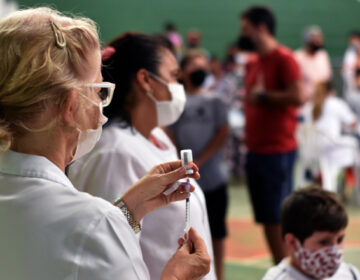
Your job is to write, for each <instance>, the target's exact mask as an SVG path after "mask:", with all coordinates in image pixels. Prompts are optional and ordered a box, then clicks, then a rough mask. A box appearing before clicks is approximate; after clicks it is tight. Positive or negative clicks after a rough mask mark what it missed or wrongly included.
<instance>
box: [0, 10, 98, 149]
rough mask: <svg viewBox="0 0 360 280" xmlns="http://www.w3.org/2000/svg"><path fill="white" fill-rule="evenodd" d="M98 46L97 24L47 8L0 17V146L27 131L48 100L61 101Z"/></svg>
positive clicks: (81, 79)
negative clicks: (0, 18) (90, 54)
mask: <svg viewBox="0 0 360 280" xmlns="http://www.w3.org/2000/svg"><path fill="white" fill-rule="evenodd" d="M95 49H99V39H98V33H97V28H96V25H95V23H94V22H93V21H91V20H90V19H87V18H80V17H68V16H64V15H63V14H61V13H60V12H58V11H56V10H53V9H50V8H45V7H41V8H32V9H26V10H20V11H17V12H14V13H12V14H11V15H9V16H8V17H7V18H5V19H3V20H1V21H0V57H1V59H0V148H1V150H6V149H8V148H9V147H10V145H11V142H12V139H13V137H14V136H17V135H18V134H20V133H21V131H22V132H25V131H32V130H36V129H38V128H33V127H31V125H28V124H29V123H31V120H32V119H33V118H34V117H35V116H36V115H37V114H41V113H42V111H44V109H46V108H47V106H48V104H58V105H59V106H62V105H63V104H64V101H65V100H66V97H67V93H68V92H69V91H70V90H71V89H74V88H78V87H79V86H80V85H81V84H83V82H84V80H85V79H86V76H85V73H84V67H85V69H86V65H88V58H89V53H90V52H91V51H92V50H95Z"/></svg>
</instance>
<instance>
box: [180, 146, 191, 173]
mask: <svg viewBox="0 0 360 280" xmlns="http://www.w3.org/2000/svg"><path fill="white" fill-rule="evenodd" d="M180 156H181V161H182V163H183V165H184V166H185V168H186V173H185V174H186V175H190V174H194V170H193V169H192V165H193V155H192V151H191V150H190V149H188V150H181V152H180Z"/></svg>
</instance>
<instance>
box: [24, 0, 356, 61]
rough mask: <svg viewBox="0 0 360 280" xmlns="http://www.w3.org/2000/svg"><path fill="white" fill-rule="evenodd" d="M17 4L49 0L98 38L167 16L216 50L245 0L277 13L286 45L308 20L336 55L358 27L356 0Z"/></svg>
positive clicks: (153, 28)
mask: <svg viewBox="0 0 360 280" xmlns="http://www.w3.org/2000/svg"><path fill="white" fill-rule="evenodd" d="M18 2H19V4H20V6H33V5H37V6H39V5H41V4H47V3H51V5H52V6H53V7H55V8H57V9H59V10H61V11H69V12H73V13H80V14H83V15H85V16H88V17H90V18H92V19H94V20H95V21H96V22H97V23H98V24H99V26H100V31H101V38H102V40H103V41H105V42H106V41H108V40H110V39H111V38H112V37H114V36H116V35H117V34H119V33H120V32H124V31H128V30H134V31H141V32H146V33H154V32H159V31H161V30H162V28H163V23H164V22H165V21H167V20H169V19H171V20H173V21H174V22H175V23H177V25H178V27H179V30H180V32H181V33H182V34H185V32H186V31H187V30H188V29H189V28H194V27H195V28H198V29H200V30H201V31H202V33H203V46H204V47H205V48H207V49H208V50H210V52H212V53H214V54H216V55H218V56H222V55H223V53H224V50H225V48H226V46H227V45H228V44H229V43H230V42H231V41H232V40H233V39H234V38H235V37H236V36H237V34H238V33H239V29H240V27H239V22H238V15H239V12H240V11H242V10H244V9H245V8H246V7H248V6H249V5H251V4H255V3H262V4H266V5H268V6H270V7H272V8H273V10H274V11H275V13H276V15H277V18H278V39H279V40H280V41H281V42H283V43H284V44H286V45H288V46H289V47H291V48H297V47H298V46H299V45H300V44H301V35H300V34H301V31H302V30H303V28H304V27H305V26H307V25H308V24H318V25H320V26H321V27H322V28H323V31H324V34H325V38H326V45H327V48H328V50H329V52H330V55H331V56H332V57H341V56H342V55H343V52H344V49H345V47H346V38H347V34H348V32H349V30H352V29H356V28H357V29H360V2H359V0H268V1H252V0H243V1H241V0H236V1H235V0H183V1H175V0H96V1H93V0H77V1H74V0H57V1H56V0H53V1H46V0H45V1H44V0H43V1H41V2H39V1H36V0H20V1H18Z"/></svg>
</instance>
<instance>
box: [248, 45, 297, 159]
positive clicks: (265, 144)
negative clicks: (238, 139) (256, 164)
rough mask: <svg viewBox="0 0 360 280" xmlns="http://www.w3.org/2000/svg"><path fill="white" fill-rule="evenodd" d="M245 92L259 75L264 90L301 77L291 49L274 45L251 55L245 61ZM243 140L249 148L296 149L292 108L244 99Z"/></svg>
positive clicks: (268, 151) (269, 151)
mask: <svg viewBox="0 0 360 280" xmlns="http://www.w3.org/2000/svg"><path fill="white" fill-rule="evenodd" d="M246 73H247V74H246V77H245V89H246V94H248V93H249V91H250V90H251V89H252V87H253V86H254V85H255V84H256V83H257V81H258V79H259V78H260V77H261V76H262V77H263V80H264V86H265V90H266V91H276V90H280V91H281V90H284V89H285V88H286V87H287V86H288V85H289V84H291V83H292V82H295V81H298V80H300V78H301V74H300V69H299V66H298V64H297V62H296V60H295V58H294V56H293V54H292V52H291V51H290V50H289V49H287V48H286V47H284V46H278V47H277V48H276V49H275V50H274V51H272V52H271V53H269V54H267V55H265V56H261V57H254V59H253V60H252V61H250V62H249V64H248V65H247V72H246ZM245 117H246V124H245V133H246V139H245V141H246V144H247V147H248V149H249V151H250V152H254V153H260V154H273V153H284V152H290V151H293V150H295V149H296V147H297V144H296V140H295V135H294V133H295V129H296V122H297V120H296V108H295V107H294V106H275V105H274V106H270V105H267V104H253V103H249V102H247V103H246V106H245Z"/></svg>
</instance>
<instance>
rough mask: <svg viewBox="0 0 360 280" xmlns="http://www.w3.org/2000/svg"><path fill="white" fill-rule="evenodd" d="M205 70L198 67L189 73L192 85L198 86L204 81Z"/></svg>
mask: <svg viewBox="0 0 360 280" xmlns="http://www.w3.org/2000/svg"><path fill="white" fill-rule="evenodd" d="M206 75H207V72H206V71H205V70H203V69H198V70H195V71H193V72H191V73H190V74H189V78H190V81H191V83H192V84H193V86H195V87H199V86H201V85H202V84H203V82H204V81H205V78H206Z"/></svg>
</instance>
